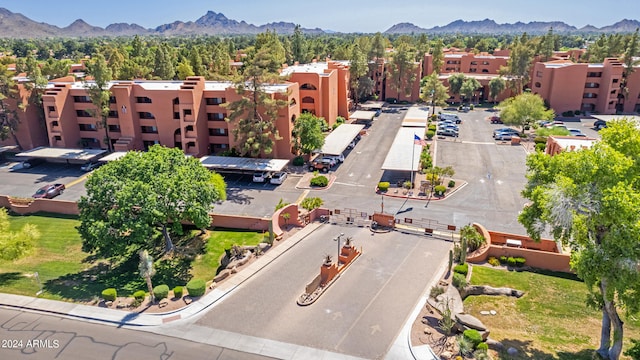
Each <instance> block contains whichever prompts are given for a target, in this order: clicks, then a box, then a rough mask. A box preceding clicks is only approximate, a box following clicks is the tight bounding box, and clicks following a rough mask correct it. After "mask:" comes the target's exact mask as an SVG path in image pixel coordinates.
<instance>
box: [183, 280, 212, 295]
mask: <svg viewBox="0 0 640 360" xmlns="http://www.w3.org/2000/svg"><path fill="white" fill-rule="evenodd" d="M206 289H207V283H206V282H205V281H204V280H202V279H191V281H189V282H188V283H187V292H188V293H189V296H191V297H198V296H202V295H204V293H205V291H206Z"/></svg>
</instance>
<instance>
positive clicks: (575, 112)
mask: <svg viewBox="0 0 640 360" xmlns="http://www.w3.org/2000/svg"><path fill="white" fill-rule="evenodd" d="M573 113H574V114H575V115H576V116H578V115H580V114H582V112H581V111H580V110H575V111H574V112H573Z"/></svg>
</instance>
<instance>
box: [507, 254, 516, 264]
mask: <svg viewBox="0 0 640 360" xmlns="http://www.w3.org/2000/svg"><path fill="white" fill-rule="evenodd" d="M507 265H509V266H516V258H514V257H512V256H509V257H508V258H507Z"/></svg>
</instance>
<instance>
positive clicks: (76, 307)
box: [0, 223, 321, 327]
mask: <svg viewBox="0 0 640 360" xmlns="http://www.w3.org/2000/svg"><path fill="white" fill-rule="evenodd" d="M320 225H321V224H320V223H311V224H309V225H307V226H305V227H304V228H303V229H301V230H300V231H298V232H297V233H296V234H294V235H293V236H291V237H290V238H288V239H286V240H283V241H282V243H280V244H278V246H275V247H274V248H273V249H271V250H269V251H267V252H265V253H264V255H262V256H260V258H258V259H257V260H256V261H254V262H252V263H251V264H249V265H248V266H247V267H246V268H244V269H242V270H241V271H240V272H238V273H237V274H235V275H233V276H232V277H230V278H229V279H227V280H226V281H224V282H223V283H222V284H220V285H219V286H218V287H216V288H214V289H213V290H211V291H209V293H207V294H206V295H204V296H203V297H202V298H200V299H198V300H197V301H194V302H192V303H191V304H190V305H188V306H185V307H183V308H181V309H178V310H175V311H172V312H167V313H153V314H151V313H149V314H145V313H132V312H127V311H122V310H115V309H107V308H102V307H98V306H90V305H81V304H74V303H68V302H63V301H56V300H49V299H40V298H34V297H29V296H22V295H13V294H4V293H0V306H3V307H8V308H15V309H20V310H25V311H35V312H45V313H49V314H55V315H59V316H63V317H68V318H72V319H80V320H85V321H91V322H98V323H108V324H112V325H118V326H131V327H141V326H158V325H162V324H166V323H169V322H172V321H176V320H180V319H187V318H189V317H192V316H194V315H196V314H198V313H200V312H202V311H203V310H205V309H208V308H209V307H211V306H215V304H216V303H217V302H218V301H219V300H220V299H221V298H223V297H224V296H225V295H227V294H229V293H230V292H232V291H233V290H234V289H235V288H237V287H238V286H240V285H242V284H243V283H244V282H245V281H247V280H248V279H250V278H251V277H253V276H254V275H255V274H256V273H258V271H260V270H262V269H263V268H265V267H266V266H267V265H269V264H270V263H271V262H273V261H274V260H275V259H277V258H278V257H280V255H282V254H284V253H285V252H287V251H288V250H289V249H290V248H291V247H293V246H294V245H296V244H297V243H298V242H300V241H302V240H303V239H304V238H306V237H307V236H308V235H309V234H311V233H312V232H313V231H315V230H316V229H317V228H318V227H319V226H320Z"/></svg>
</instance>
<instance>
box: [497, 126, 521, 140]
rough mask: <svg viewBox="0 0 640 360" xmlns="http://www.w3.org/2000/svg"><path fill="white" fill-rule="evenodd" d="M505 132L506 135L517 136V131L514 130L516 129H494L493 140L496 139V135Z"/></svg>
mask: <svg viewBox="0 0 640 360" xmlns="http://www.w3.org/2000/svg"><path fill="white" fill-rule="evenodd" d="M505 132H506V133H512V134H514V135H518V134H519V132H518V130H516V129H512V128H500V129H495V130H493V137H494V138H495V137H496V134H498V133H505Z"/></svg>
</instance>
